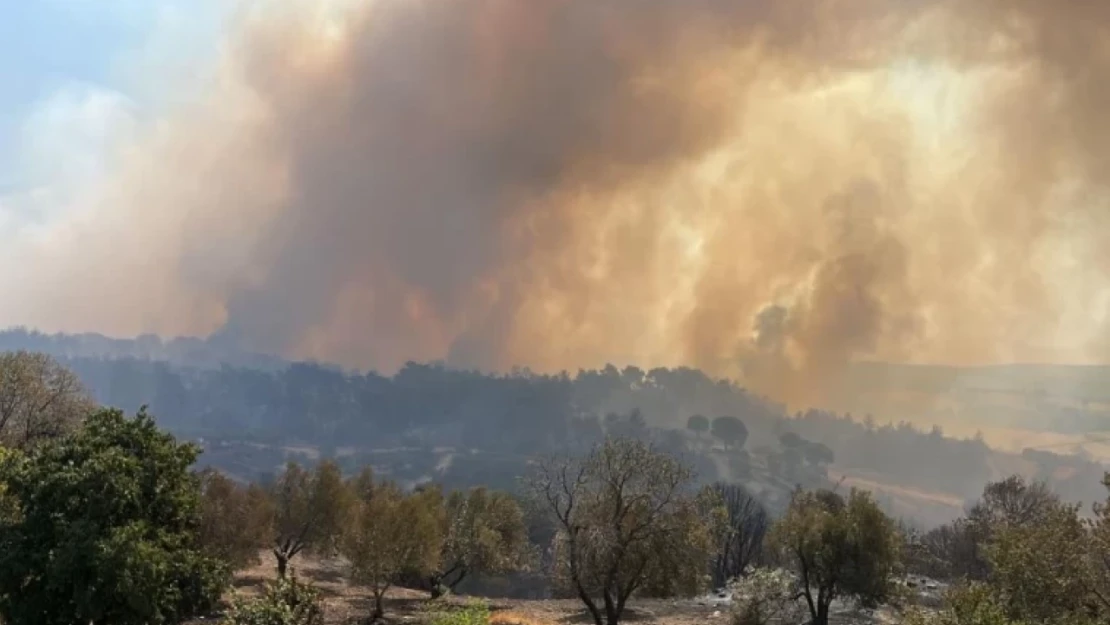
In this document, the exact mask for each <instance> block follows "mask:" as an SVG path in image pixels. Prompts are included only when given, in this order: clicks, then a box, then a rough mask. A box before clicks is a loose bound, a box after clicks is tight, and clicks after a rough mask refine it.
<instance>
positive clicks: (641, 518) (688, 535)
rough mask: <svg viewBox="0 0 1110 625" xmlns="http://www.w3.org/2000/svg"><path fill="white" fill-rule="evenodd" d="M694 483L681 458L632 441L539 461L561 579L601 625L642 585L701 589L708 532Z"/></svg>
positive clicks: (536, 480) (537, 491) (540, 493)
mask: <svg viewBox="0 0 1110 625" xmlns="http://www.w3.org/2000/svg"><path fill="white" fill-rule="evenodd" d="M690 480H691V473H690V471H689V469H687V468H686V467H684V466H683V465H682V464H681V463H679V462H678V461H677V460H676V459H675V458H673V457H671V456H668V455H665V454H661V453H659V452H657V451H656V450H655V449H654V448H653V447H652V446H651V445H650V444H647V443H644V442H642V441H639V440H632V439H607V440H606V441H605V442H604V443H602V444H601V445H599V446H597V447H595V448H594V450H593V451H592V452H591V453H590V454H588V455H587V456H586V457H585V458H581V459H549V460H545V461H543V462H541V463H540V464H539V466H538V468H537V471H536V473H535V474H534V475H533V476H532V478H531V480H530V482H529V489H530V491H531V492H532V493H533V495H534V496H535V497H536V499H537V500H538V502H539V503H540V505H542V506H543V507H544V508H545V509H546V510H547V512H548V513H549V514H550V515H551V517H552V518H553V520H554V523H555V525H556V526H557V528H558V532H557V535H556V538H555V545H554V547H555V570H554V574H555V581H556V582H557V583H559V584H560V585H562V586H565V587H566V588H567V589H568V590H570V591H571V592H573V593H574V594H575V595H576V596H577V597H578V598H579V599H580V600H581V601H582V603H583V604H584V605H585V606H586V609H587V610H589V612H590V614H591V616H592V617H593V619H594V622H595V623H596V624H597V625H606V624H607V625H617V623H618V622H619V621H620V619H621V615H622V614H623V613H624V608H625V605H626V603H627V601H628V599H629V597H631V596H632V595H633V593H635V592H637V591H639V590H641V589H650V590H651V591H652V592H651V594H661V593H662V592H673V593H681V594H692V593H694V592H697V590H699V588H700V587H701V586H702V585H703V583H702V582H703V577H704V566H705V562H706V561H707V558H708V551H709V531H708V528H707V527H706V526H705V524H704V523H703V522H702V520H701V517H700V516H699V515H698V511H697V507H696V505H695V500H694V498H693V497H691V496H688V495H687V494H686V488H687V486H688V485H689V482H690ZM661 577H662V578H665V579H659V578H661ZM599 599H600V601H599Z"/></svg>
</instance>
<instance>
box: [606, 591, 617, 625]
mask: <svg viewBox="0 0 1110 625" xmlns="http://www.w3.org/2000/svg"><path fill="white" fill-rule="evenodd" d="M620 620H621V610H620V608H619V607H618V606H617V602H616V601H615V600H614V599H613V596H612V595H611V594H609V592H608V591H606V592H605V625H617V623H618V622H619V621H620Z"/></svg>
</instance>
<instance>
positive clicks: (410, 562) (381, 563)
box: [339, 483, 442, 621]
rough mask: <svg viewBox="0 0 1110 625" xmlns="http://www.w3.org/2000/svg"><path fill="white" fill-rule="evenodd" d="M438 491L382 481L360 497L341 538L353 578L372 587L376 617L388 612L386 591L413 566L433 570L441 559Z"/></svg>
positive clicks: (341, 545)
mask: <svg viewBox="0 0 1110 625" xmlns="http://www.w3.org/2000/svg"><path fill="white" fill-rule="evenodd" d="M438 495H439V494H438V493H436V492H434V491H430V490H429V491H424V492H415V493H411V494H405V493H403V492H401V490H400V489H398V488H397V487H396V486H394V485H392V484H388V483H386V484H376V485H374V488H373V489H372V490H371V491H370V493H369V496H368V497H361V498H359V499H358V500H357V501H356V502H355V504H354V508H353V509H352V514H351V516H350V523H349V524H348V525H347V527H346V528H345V529H344V531H343V534H342V536H341V539H340V543H339V545H340V553H341V554H342V555H343V556H344V557H345V558H346V559H347V561H348V562H350V567H351V580H352V581H354V582H355V583H358V584H363V585H365V586H367V587H368V588H370V591H371V594H372V595H373V598H374V604H373V612H372V614H371V615H370V620H371V621H376V620H380V619H381V618H382V616H383V614H384V612H385V608H384V599H385V593H386V591H387V590H389V588H390V587H391V586H392V585H393V584H394V583H396V582H397V581H398V579H400V578H401V576H402V575H404V574H405V573H407V572H413V571H415V572H418V573H422V574H424V575H429V574H430V573H431V572H432V571H433V570H435V569H436V568H437V567H438V565H439V555H440V549H439V547H440V543H441V540H442V535H441V534H440V528H441V514H442V504H441V500H440V499H439V497H438Z"/></svg>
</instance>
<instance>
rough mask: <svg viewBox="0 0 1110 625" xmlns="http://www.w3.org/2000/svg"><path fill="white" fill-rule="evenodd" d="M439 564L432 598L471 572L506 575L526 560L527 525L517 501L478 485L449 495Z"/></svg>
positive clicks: (432, 581)
mask: <svg viewBox="0 0 1110 625" xmlns="http://www.w3.org/2000/svg"><path fill="white" fill-rule="evenodd" d="M442 531H443V549H442V553H441V558H440V566H439V568H438V570H436V571H435V572H434V573H433V574H432V576H431V580H430V581H431V587H432V596H433V597H438V596H440V595H441V594H443V592H444V591H445V590H451V591H454V590H455V587H456V586H458V585H459V583H461V582H462V580H463V579H465V578H466V576H467V575H470V574H473V573H491V574H499V573H507V572H510V571H516V570H521V569H523V568H525V567H526V566H527V564H528V557H529V555H530V554H529V543H528V528H527V527H526V526H525V524H524V513H523V512H522V511H521V509H520V506H519V505H517V502H516V500H514V499H513V498H512V497H510V496H509V495H507V494H505V493H500V492H490V491H488V490H486V489H485V488H475V489H472V490H471V491H470V492H469V493H462V492H454V493H451V496H450V497H448V498H447V505H446V514H445V515H444V527H443V530H442Z"/></svg>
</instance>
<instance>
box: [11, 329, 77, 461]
mask: <svg viewBox="0 0 1110 625" xmlns="http://www.w3.org/2000/svg"><path fill="white" fill-rule="evenodd" d="M95 407H96V403H95V402H94V401H93V400H92V397H91V396H90V395H89V393H88V391H86V390H85V387H84V386H83V385H82V384H81V381H80V380H79V379H78V378H77V376H76V375H75V374H74V373H73V372H72V371H70V370H69V369H67V368H66V367H65V366H63V365H62V364H61V363H59V362H58V361H56V360H54V359H53V358H52V357H50V356H49V355H47V354H39V353H34V352H26V351H18V352H5V353H2V354H0V443H3V444H4V445H7V446H10V447H17V448H21V449H25V448H28V447H31V446H33V445H34V444H35V443H36V442H38V441H41V440H45V439H48V438H53V437H56V436H60V435H62V434H64V433H66V432H68V431H70V430H71V429H72V428H74V427H76V426H77V424H79V423H80V422H81V420H82V419H84V418H85V416H86V415H87V414H89V413H90V412H91V411H92V410H93V409H94V408H95Z"/></svg>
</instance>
